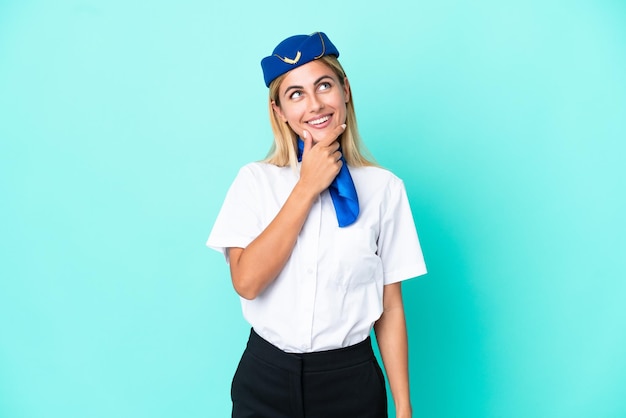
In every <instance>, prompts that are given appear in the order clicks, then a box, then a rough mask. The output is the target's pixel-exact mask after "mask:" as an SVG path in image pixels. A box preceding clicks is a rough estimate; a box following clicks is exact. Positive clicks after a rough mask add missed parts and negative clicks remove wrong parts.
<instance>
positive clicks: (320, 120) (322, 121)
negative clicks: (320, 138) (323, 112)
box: [309, 116, 330, 125]
mask: <svg viewBox="0 0 626 418" xmlns="http://www.w3.org/2000/svg"><path fill="white" fill-rule="evenodd" d="M328 119H330V116H323V117H321V118H319V119H315V120H310V121H309V124H310V125H319V124H320V123H324V122H326V121H327V120H328Z"/></svg>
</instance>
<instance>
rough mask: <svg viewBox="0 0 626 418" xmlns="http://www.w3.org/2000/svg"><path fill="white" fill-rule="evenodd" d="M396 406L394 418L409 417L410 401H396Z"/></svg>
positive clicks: (410, 411)
mask: <svg viewBox="0 0 626 418" xmlns="http://www.w3.org/2000/svg"><path fill="white" fill-rule="evenodd" d="M395 406H396V418H411V417H412V416H413V409H412V408H411V404H410V403H398V404H396V405H395Z"/></svg>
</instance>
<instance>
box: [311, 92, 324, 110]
mask: <svg viewBox="0 0 626 418" xmlns="http://www.w3.org/2000/svg"><path fill="white" fill-rule="evenodd" d="M323 108H324V102H323V101H321V100H320V98H319V97H317V95H315V94H312V95H310V96H309V111H310V112H311V113H319V111H320V110H322V109H323Z"/></svg>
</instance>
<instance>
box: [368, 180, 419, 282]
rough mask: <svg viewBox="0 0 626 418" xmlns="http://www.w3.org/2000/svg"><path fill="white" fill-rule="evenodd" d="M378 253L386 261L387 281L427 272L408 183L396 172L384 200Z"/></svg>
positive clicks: (395, 280) (384, 264)
mask: <svg viewBox="0 0 626 418" xmlns="http://www.w3.org/2000/svg"><path fill="white" fill-rule="evenodd" d="M378 256H379V257H380V258H381V259H382V261H383V274H384V284H386V285H387V284H391V283H395V282H399V281H402V280H406V279H410V278H413V277H417V276H421V275H422V274H426V264H425V263H424V256H423V254H422V249H421V246H420V243H419V239H418V236H417V231H416V229H415V223H414V221H413V214H412V213H411V207H410V206H409V199H408V198H407V194H406V190H405V188H404V183H403V182H402V180H400V179H399V178H397V177H395V176H394V177H393V178H392V180H391V181H390V182H389V184H388V187H387V190H386V196H385V199H384V201H383V204H382V217H381V222H380V231H379V236H378Z"/></svg>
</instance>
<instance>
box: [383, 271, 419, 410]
mask: <svg viewBox="0 0 626 418" xmlns="http://www.w3.org/2000/svg"><path fill="white" fill-rule="evenodd" d="M374 331H375V332H376V340H377V342H378V348H379V349H380V354H381V356H382V359H383V364H384V366H385V371H386V372H387V378H388V379H389V386H390V387H391V394H392V396H393V400H394V403H395V406H396V417H397V418H410V417H411V416H412V410H411V399H410V395H409V365H408V341H407V333H406V320H405V317H404V305H403V304H402V287H401V283H400V282H398V283H392V284H389V285H386V286H385V287H384V292H383V314H382V315H381V317H380V318H379V319H378V321H376V324H374Z"/></svg>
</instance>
